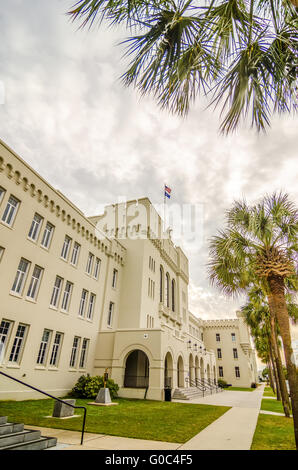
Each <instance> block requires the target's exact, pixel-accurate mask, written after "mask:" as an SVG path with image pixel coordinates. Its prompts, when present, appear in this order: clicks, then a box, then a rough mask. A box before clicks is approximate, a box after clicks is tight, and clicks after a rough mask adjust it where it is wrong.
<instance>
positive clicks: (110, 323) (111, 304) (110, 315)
mask: <svg viewBox="0 0 298 470" xmlns="http://www.w3.org/2000/svg"><path fill="white" fill-rule="evenodd" d="M113 312H114V303H113V302H110V305H109V314H108V326H112V321H113Z"/></svg>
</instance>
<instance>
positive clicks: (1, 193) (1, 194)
mask: <svg viewBox="0 0 298 470" xmlns="http://www.w3.org/2000/svg"><path fill="white" fill-rule="evenodd" d="M5 193H6V190H5V189H4V188H2V186H0V204H1V202H2V200H3V198H4V195H5Z"/></svg>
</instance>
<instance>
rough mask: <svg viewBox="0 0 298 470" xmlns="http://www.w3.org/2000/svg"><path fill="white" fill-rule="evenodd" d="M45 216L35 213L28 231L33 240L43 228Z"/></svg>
mask: <svg viewBox="0 0 298 470" xmlns="http://www.w3.org/2000/svg"><path fill="white" fill-rule="evenodd" d="M42 221H43V218H42V217H41V216H40V215H38V214H35V215H34V217H33V220H32V223H31V227H30V230H29V233H28V237H29V238H31V240H33V241H36V240H37V238H38V235H39V232H40V229H41V225H42Z"/></svg>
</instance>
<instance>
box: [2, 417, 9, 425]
mask: <svg viewBox="0 0 298 470" xmlns="http://www.w3.org/2000/svg"><path fill="white" fill-rule="evenodd" d="M6 423H7V416H0V425H1V424H6Z"/></svg>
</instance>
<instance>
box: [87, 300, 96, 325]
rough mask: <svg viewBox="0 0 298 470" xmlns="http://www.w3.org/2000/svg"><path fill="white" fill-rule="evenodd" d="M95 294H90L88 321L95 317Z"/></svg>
mask: <svg viewBox="0 0 298 470" xmlns="http://www.w3.org/2000/svg"><path fill="white" fill-rule="evenodd" d="M95 297H96V295H95V294H90V299H89V305H88V311H87V318H88V320H91V319H92V317H93V311H94V304H95Z"/></svg>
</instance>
